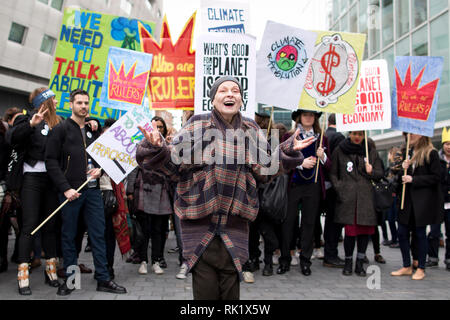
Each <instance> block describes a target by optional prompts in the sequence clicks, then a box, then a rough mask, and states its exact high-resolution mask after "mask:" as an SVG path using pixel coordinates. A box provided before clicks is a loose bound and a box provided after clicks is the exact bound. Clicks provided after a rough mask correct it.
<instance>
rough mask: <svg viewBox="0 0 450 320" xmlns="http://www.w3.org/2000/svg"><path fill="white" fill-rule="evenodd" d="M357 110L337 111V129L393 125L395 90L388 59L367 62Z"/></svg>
mask: <svg viewBox="0 0 450 320" xmlns="http://www.w3.org/2000/svg"><path fill="white" fill-rule="evenodd" d="M358 83H359V84H358V90H357V93H356V104H355V113H353V114H336V128H337V131H340V132H343V131H362V130H381V129H389V128H390V127H391V90H390V85H389V73H388V65H387V62H386V60H370V61H363V62H362V65H361V75H360V78H359V82H358Z"/></svg>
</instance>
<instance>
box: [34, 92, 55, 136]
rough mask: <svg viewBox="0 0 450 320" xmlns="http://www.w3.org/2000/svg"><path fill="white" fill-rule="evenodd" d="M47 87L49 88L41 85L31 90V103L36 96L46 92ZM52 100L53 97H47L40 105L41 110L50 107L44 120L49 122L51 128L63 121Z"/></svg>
mask: <svg viewBox="0 0 450 320" xmlns="http://www.w3.org/2000/svg"><path fill="white" fill-rule="evenodd" d="M47 89H48V88H46V87H41V88H37V89H35V90H34V91H33V92H31V94H30V98H29V101H30V103H31V101H33V99H34V98H35V97H37V96H38V95H39V94H40V93H42V92H44V91H45V90H47ZM52 100H53V99H47V100H45V101H44V102H43V103H42V106H39V111H41V110H45V109H48V111H47V113H46V114H45V115H44V120H45V122H46V123H47V124H48V126H49V127H50V129H52V128H54V127H55V126H56V125H57V124H58V123H59V122H60V121H61V119H60V118H59V117H58V116H57V115H56V108H55V106H54V105H53V101H52Z"/></svg>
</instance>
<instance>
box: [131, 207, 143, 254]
mask: <svg viewBox="0 0 450 320" xmlns="http://www.w3.org/2000/svg"><path fill="white" fill-rule="evenodd" d="M130 218H131V225H132V227H131V230H130V242H131V246H132V247H133V250H134V251H138V248H140V247H141V246H142V244H143V243H144V240H145V237H144V232H143V231H142V227H141V224H140V223H139V221H138V220H137V218H136V216H135V215H134V214H132V215H131V216H130Z"/></svg>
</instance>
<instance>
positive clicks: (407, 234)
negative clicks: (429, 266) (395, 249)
mask: <svg viewBox="0 0 450 320" xmlns="http://www.w3.org/2000/svg"><path fill="white" fill-rule="evenodd" d="M411 233H412V236H411ZM411 238H412V239H411ZM410 239H411V240H412V241H413V242H414V247H415V248H414V249H413V248H411V242H410ZM398 242H399V244H400V251H401V252H402V258H403V267H405V268H409V267H411V251H413V256H414V259H416V258H417V260H418V261H419V268H420V269H425V262H426V258H427V234H426V227H415V228H412V227H410V226H408V225H406V224H401V223H399V224H398ZM414 251H416V252H414ZM416 255H417V257H416Z"/></svg>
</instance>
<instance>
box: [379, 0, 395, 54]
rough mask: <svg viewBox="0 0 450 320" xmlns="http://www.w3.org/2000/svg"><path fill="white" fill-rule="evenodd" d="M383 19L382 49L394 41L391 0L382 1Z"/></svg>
mask: <svg viewBox="0 0 450 320" xmlns="http://www.w3.org/2000/svg"><path fill="white" fill-rule="evenodd" d="M381 14H382V19H383V32H382V37H383V47H385V46H387V45H389V44H390V43H392V42H393V41H394V5H393V0H383V6H382V9H381Z"/></svg>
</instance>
